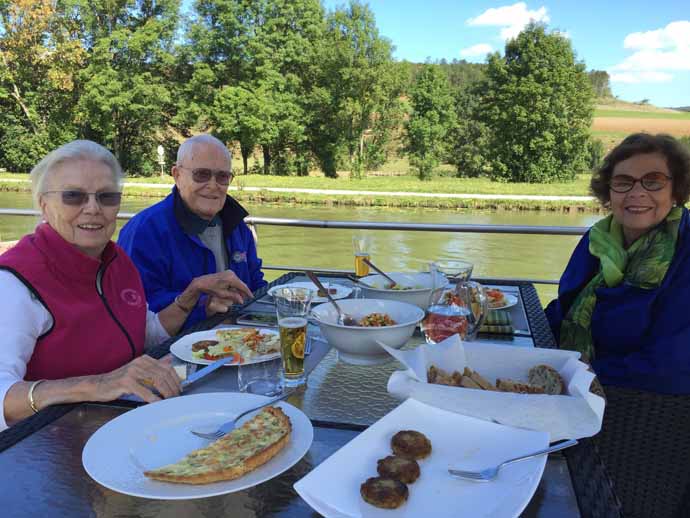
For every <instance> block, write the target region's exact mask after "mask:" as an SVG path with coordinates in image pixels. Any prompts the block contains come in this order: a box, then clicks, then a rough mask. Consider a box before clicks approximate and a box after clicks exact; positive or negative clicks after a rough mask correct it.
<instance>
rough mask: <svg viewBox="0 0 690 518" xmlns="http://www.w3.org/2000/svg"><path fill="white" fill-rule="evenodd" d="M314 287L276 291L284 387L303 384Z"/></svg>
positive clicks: (274, 296) (275, 298) (274, 295)
mask: <svg viewBox="0 0 690 518" xmlns="http://www.w3.org/2000/svg"><path fill="white" fill-rule="evenodd" d="M313 297H314V291H312V290H310V289H308V288H280V289H279V290H276V291H275V292H274V293H273V298H274V300H275V302H276V314H277V316H278V330H279V331H280V356H281V358H282V363H283V384H284V386H285V387H296V386H299V385H303V384H304V383H305V381H306V378H305V375H304V348H305V345H306V343H307V316H308V315H309V309H310V307H311V300H312V298H313Z"/></svg>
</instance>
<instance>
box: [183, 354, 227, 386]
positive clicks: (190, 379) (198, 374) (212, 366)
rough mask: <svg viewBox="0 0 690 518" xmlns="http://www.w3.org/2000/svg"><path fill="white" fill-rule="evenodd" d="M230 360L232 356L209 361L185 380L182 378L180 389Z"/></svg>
mask: <svg viewBox="0 0 690 518" xmlns="http://www.w3.org/2000/svg"><path fill="white" fill-rule="evenodd" d="M231 361H232V357H227V358H221V359H220V360H216V361H214V362H213V363H211V364H210V365H207V366H206V367H204V368H203V369H200V370H198V371H196V372H195V373H194V374H192V375H191V376H189V377H188V378H187V379H186V380H184V381H183V382H182V383H180V386H181V387H182V390H184V389H186V388H187V387H189V386H190V385H191V384H192V383H194V382H195V381H199V380H200V379H201V378H203V377H204V376H206V375H207V374H211V373H212V372H213V371H215V370H218V369H219V368H221V367H222V366H223V365H228V364H230V363H229V362H231ZM230 365H231V364H230Z"/></svg>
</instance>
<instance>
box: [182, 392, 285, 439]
mask: <svg viewBox="0 0 690 518" xmlns="http://www.w3.org/2000/svg"><path fill="white" fill-rule="evenodd" d="M293 393H294V390H288V391H285V392H283V393H282V394H280V395H279V396H276V397H273V398H271V399H269V400H268V401H264V402H263V403H261V404H260V405H256V406H253V407H252V408H249V409H247V410H245V411H244V412H242V413H241V414H238V415H236V416H235V417H233V418H232V419H231V420H230V421H227V422H225V423H223V424H222V425H220V426H219V427H218V429H217V430H216V431H215V432H197V431H196V430H190V432H192V433H193V434H194V435H196V436H197V437H201V438H202V439H208V440H211V441H212V440H215V439H220V438H221V437H223V436H225V435H227V434H229V433H230V432H232V431H233V430H234V429H235V427H236V426H237V421H238V420H239V419H240V418H242V417H244V416H245V415H247V414H249V413H251V412H254V411H255V410H259V409H260V408H263V407H265V406H268V405H272V404H273V403H277V402H278V401H282V400H283V399H287V398H288V397H290V396H291V395H292V394H293Z"/></svg>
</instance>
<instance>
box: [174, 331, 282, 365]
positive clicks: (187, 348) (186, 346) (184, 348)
mask: <svg viewBox="0 0 690 518" xmlns="http://www.w3.org/2000/svg"><path fill="white" fill-rule="evenodd" d="M218 329H246V328H243V327H242V326H229V327H222V328H218ZM254 329H257V328H254ZM259 332H260V333H261V334H262V335H277V334H278V331H276V330H275V329H259ZM199 340H217V338H216V329H209V330H208V331H199V332H198V333H190V334H188V335H185V336H183V337H182V338H180V339H179V340H178V341H177V342H175V343H174V344H172V345H171V346H170V352H171V353H173V354H174V355H175V356H177V357H178V358H179V359H180V360H182V361H185V362H189V363H196V364H197V365H210V364H212V363H213V360H204V359H202V358H194V356H192V345H194V344H195V343H196V342H198V341H199ZM279 356H280V352H277V353H272V354H265V355H263V356H255V357H254V358H252V359H250V360H246V361H245V362H244V364H245V365H251V364H252V363H261V362H265V361H268V360H273V359H274V358H278V357H279ZM228 365H237V362H235V361H232V358H228V363H226V364H225V365H224V367H227V366H228Z"/></svg>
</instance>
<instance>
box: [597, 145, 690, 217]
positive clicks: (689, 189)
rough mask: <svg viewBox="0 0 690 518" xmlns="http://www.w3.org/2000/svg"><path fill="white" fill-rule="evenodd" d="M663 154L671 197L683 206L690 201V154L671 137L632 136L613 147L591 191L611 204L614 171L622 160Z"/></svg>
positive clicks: (600, 168) (602, 200)
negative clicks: (610, 185)
mask: <svg viewBox="0 0 690 518" xmlns="http://www.w3.org/2000/svg"><path fill="white" fill-rule="evenodd" d="M649 153H660V154H661V155H663V156H664V157H665V158H666V165H667V166H668V170H669V173H671V178H672V189H673V192H672V197H673V200H674V201H675V202H676V204H677V205H679V206H683V205H685V203H686V202H687V201H688V198H690V152H689V151H688V150H687V149H686V148H685V146H683V145H682V144H681V143H680V142H678V141H677V140H676V139H675V138H673V137H672V136H670V135H665V134H659V135H650V134H649V133H633V134H632V135H629V136H627V137H626V138H625V139H624V140H623V142H621V143H620V144H618V145H617V146H616V147H615V148H613V149H612V150H611V151H610V152H609V154H608V155H606V157H605V158H604V161H603V162H602V164H601V167H599V169H598V170H596V171H595V172H594V174H593V175H592V180H591V181H590V184H589V190H590V191H591V193H592V195H593V196H595V197H596V198H597V199H598V200H599V201H600V202H601V204H602V205H604V206H606V205H607V204H608V202H609V201H611V193H610V191H609V183H610V182H611V176H613V170H614V168H615V167H616V166H617V165H618V164H619V163H620V162H622V161H624V160H627V159H628V158H631V157H633V156H635V155H646V154H649Z"/></svg>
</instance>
